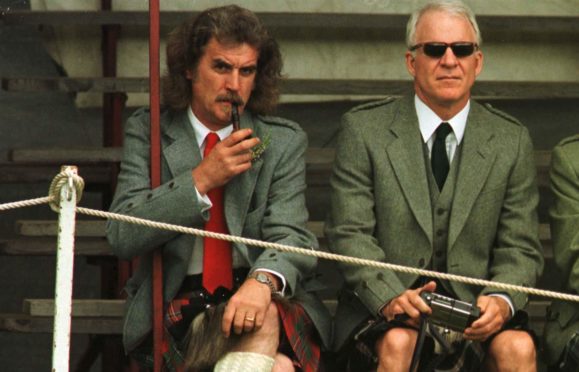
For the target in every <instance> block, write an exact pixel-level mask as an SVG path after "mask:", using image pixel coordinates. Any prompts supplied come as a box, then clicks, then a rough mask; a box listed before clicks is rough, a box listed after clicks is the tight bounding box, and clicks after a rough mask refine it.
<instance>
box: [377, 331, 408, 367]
mask: <svg viewBox="0 0 579 372" xmlns="http://www.w3.org/2000/svg"><path fill="white" fill-rule="evenodd" d="M416 339H417V332H416V331H415V330H412V329H408V328H393V329H391V330H389V331H388V332H386V333H385V334H384V336H383V337H382V338H381V339H379V340H378V342H377V343H376V352H377V354H378V360H379V365H380V366H382V367H386V366H389V367H388V368H385V369H388V370H392V369H391V367H390V366H398V367H401V369H408V367H409V366H410V361H411V359H412V353H413V352H414V347H415V345H416Z"/></svg>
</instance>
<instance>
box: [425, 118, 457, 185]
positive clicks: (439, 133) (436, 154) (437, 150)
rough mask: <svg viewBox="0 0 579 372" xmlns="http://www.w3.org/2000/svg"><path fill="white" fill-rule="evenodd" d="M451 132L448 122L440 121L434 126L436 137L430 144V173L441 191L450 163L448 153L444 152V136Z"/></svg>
mask: <svg viewBox="0 0 579 372" xmlns="http://www.w3.org/2000/svg"><path fill="white" fill-rule="evenodd" d="M450 132H452V128H451V127H450V125H449V124H448V123H446V122H445V123H441V124H440V125H439V126H438V128H436V137H435V138H434V143H433V145H432V156H431V158H430V161H431V165H432V173H433V174H434V179H435V180H436V184H437V185H438V190H440V191H442V187H443V186H444V181H446V176H447V175H448V170H449V169H450V165H449V162H448V155H447V154H446V141H445V140H446V136H448V134H449V133H450Z"/></svg>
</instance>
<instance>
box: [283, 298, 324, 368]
mask: <svg viewBox="0 0 579 372" xmlns="http://www.w3.org/2000/svg"><path fill="white" fill-rule="evenodd" d="M276 304H277V309H278V312H279V314H280V317H281V322H282V324H283V328H284V331H285V335H286V337H287V339H288V341H289V343H290V345H291V348H292V350H293V352H294V354H295V357H296V358H297V361H298V363H299V365H298V367H299V368H301V370H302V371H303V372H316V371H317V370H318V368H319V365H320V354H321V351H320V344H319V343H318V342H317V341H316V334H317V333H316V330H315V328H314V325H313V324H312V321H311V319H310V317H309V316H308V315H307V314H306V312H305V310H304V308H303V307H302V306H301V305H299V304H292V305H291V306H284V305H282V304H281V303H279V302H277V303H276Z"/></svg>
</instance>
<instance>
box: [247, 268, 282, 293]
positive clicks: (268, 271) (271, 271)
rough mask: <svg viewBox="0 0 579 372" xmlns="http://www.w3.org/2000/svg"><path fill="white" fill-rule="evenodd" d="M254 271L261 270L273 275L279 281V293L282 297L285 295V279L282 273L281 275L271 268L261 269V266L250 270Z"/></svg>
mask: <svg viewBox="0 0 579 372" xmlns="http://www.w3.org/2000/svg"><path fill="white" fill-rule="evenodd" d="M254 271H263V272H266V273H269V274H272V275H275V276H276V277H277V278H278V279H279V280H280V281H281V289H280V290H279V294H280V295H281V296H282V297H283V296H285V287H286V281H285V278H284V276H283V275H281V274H280V273H278V272H277V271H273V270H269V269H262V268H257V269H255V270H252V272H254Z"/></svg>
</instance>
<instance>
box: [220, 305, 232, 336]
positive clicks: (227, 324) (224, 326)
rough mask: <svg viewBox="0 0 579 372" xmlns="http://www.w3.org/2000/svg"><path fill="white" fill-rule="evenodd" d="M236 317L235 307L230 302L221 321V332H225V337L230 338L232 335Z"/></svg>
mask: <svg viewBox="0 0 579 372" xmlns="http://www.w3.org/2000/svg"><path fill="white" fill-rule="evenodd" d="M234 315H235V307H234V306H233V305H232V304H231V303H230V302H229V303H227V306H225V311H224V312H223V318H222V319H221V330H222V331H223V334H224V335H225V337H229V335H230V333H231V326H232V322H233V317H234Z"/></svg>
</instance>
